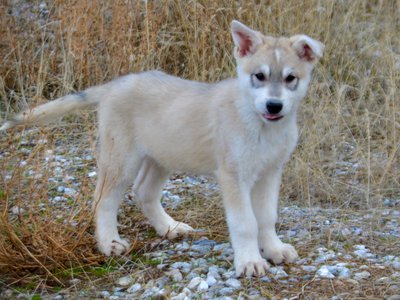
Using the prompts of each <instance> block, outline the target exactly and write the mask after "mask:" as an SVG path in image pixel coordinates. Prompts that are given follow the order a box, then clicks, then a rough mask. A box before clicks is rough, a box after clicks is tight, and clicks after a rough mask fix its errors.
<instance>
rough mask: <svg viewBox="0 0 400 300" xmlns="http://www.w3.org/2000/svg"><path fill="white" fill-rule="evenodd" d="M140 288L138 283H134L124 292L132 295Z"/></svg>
mask: <svg viewBox="0 0 400 300" xmlns="http://www.w3.org/2000/svg"><path fill="white" fill-rule="evenodd" d="M141 288H142V285H141V284H140V283H135V284H134V285H132V286H130V287H129V288H128V289H127V290H126V291H127V292H128V293H130V294H134V293H136V292H138V291H139V290H140V289H141Z"/></svg>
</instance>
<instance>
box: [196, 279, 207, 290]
mask: <svg viewBox="0 0 400 300" xmlns="http://www.w3.org/2000/svg"><path fill="white" fill-rule="evenodd" d="M207 290H208V283H207V282H206V281H205V280H203V279H202V280H201V281H200V283H199V285H198V286H197V291H198V292H205V291H207Z"/></svg>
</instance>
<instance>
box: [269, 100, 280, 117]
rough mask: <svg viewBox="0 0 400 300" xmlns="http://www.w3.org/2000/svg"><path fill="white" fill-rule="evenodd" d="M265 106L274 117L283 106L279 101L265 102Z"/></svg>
mask: <svg viewBox="0 0 400 300" xmlns="http://www.w3.org/2000/svg"><path fill="white" fill-rule="evenodd" d="M266 106H267V111H268V112H269V113H270V114H273V115H276V114H278V113H279V112H280V111H281V110H282V107H283V104H282V102H281V101H280V100H277V99H270V100H268V101H267V104H266Z"/></svg>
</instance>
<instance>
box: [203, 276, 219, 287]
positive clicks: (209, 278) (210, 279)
mask: <svg viewBox="0 0 400 300" xmlns="http://www.w3.org/2000/svg"><path fill="white" fill-rule="evenodd" d="M206 282H207V284H208V286H213V285H214V284H216V283H217V282H218V281H217V279H215V277H214V276H212V275H208V276H207V279H206Z"/></svg>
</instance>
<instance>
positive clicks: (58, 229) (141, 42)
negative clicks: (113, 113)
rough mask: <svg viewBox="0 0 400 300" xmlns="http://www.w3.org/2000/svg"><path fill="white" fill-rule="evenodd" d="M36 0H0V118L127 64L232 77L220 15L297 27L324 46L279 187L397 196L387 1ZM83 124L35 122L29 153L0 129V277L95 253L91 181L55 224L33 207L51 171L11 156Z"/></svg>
mask: <svg viewBox="0 0 400 300" xmlns="http://www.w3.org/2000/svg"><path fill="white" fill-rule="evenodd" d="M36 2H39V1H34V3H33V4H29V3H28V2H24V1H3V2H2V4H0V11H2V12H3V13H2V15H1V18H0V60H1V63H0V98H1V102H0V116H1V117H2V118H7V117H9V116H11V115H12V114H13V113H14V111H19V110H21V109H23V108H26V107H27V106H31V105H35V104H37V103H41V102H44V101H47V100H48V99H53V98H56V97H58V96H61V95H64V94H66V93H69V92H71V91H75V90H81V89H83V88H85V87H88V86H91V85H94V84H99V83H102V82H104V81H107V80H110V79H112V78H114V77H116V76H118V75H122V74H126V73H128V72H138V71H142V70H147V69H163V70H165V71H167V72H169V73H172V74H175V75H179V76H182V77H185V78H189V79H194V80H204V81H218V80H221V79H224V78H227V77H231V76H234V74H235V67H234V61H233V57H232V55H231V52H232V42H231V37H230V33H229V26H230V22H231V20H233V19H238V20H240V21H242V22H243V23H245V24H248V25H249V26H252V27H254V28H256V29H259V30H260V31H263V32H268V33H270V34H271V35H292V34H296V33H301V32H303V33H306V34H308V35H310V36H312V37H314V38H316V39H319V40H321V41H322V42H324V43H325V44H326V52H325V55H324V59H323V60H322V61H321V62H320V64H319V65H318V66H317V68H316V71H315V76H314V77H315V80H314V83H313V84H312V86H311V88H310V91H309V96H308V98H307V99H306V100H305V101H304V103H303V108H302V112H301V139H300V145H299V147H298V149H297V151H296V153H295V155H294V158H293V159H292V160H291V161H290V163H289V165H288V167H287V169H286V174H285V176H284V184H283V191H282V197H283V198H284V199H286V200H287V201H291V202H297V203H300V204H301V205H306V206H310V207H313V206H318V205H327V206H332V207H342V208H350V207H351V208H354V207H355V208H365V207H379V206H381V203H382V199H385V198H396V197H397V198H398V197H400V193H399V191H400V182H399V176H398V173H399V164H400V160H399V157H400V156H399V147H400V142H399V129H400V122H399V117H400V107H399V106H400V104H399V92H398V86H400V54H399V53H400V39H399V38H398V32H399V31H400V20H399V18H400V17H399V14H398V11H399V9H400V4H399V2H398V1H397V2H396V1H378V0H377V1H363V0H354V1H345V0H343V1H334V0H328V1H319V0H310V1H278V0H277V1H233V0H228V1H207V0H204V1H60V0H53V1H48V2H49V3H50V4H49V6H48V9H49V13H48V14H47V15H46V14H44V15H43V14H41V13H40V10H39V8H38V7H39V5H38V3H36ZM15 3H17V4H15ZM17 10H18V11H19V15H18V14H16V13H15V12H16V11H17ZM13 14H14V15H13ZM84 130H88V131H89V132H91V131H93V122H92V118H91V116H87V115H83V117H82V116H81V117H77V118H75V117H74V118H70V119H68V122H67V123H66V124H64V125H63V126H61V128H59V129H54V128H50V129H48V130H43V131H40V132H36V133H34V134H33V136H34V137H35V140H39V139H40V138H43V139H47V140H48V141H49V142H48V143H47V144H46V146H43V145H41V144H34V145H32V147H31V149H32V152H31V154H29V155H28V157H24V156H21V154H20V153H19V152H18V150H19V148H18V147H19V146H18V145H20V139H21V138H22V136H23V135H22V134H24V132H22V131H19V130H15V131H13V132H9V133H7V134H3V135H2V136H1V137H0V138H1V140H0V145H1V146H0V147H1V148H0V154H2V153H5V152H9V153H11V154H10V156H7V157H8V158H9V159H8V160H7V161H5V160H0V167H1V171H0V200H1V201H0V209H1V216H0V232H1V235H2V238H1V240H0V269H1V271H3V272H4V273H5V274H7V278H6V280H7V281H10V280H14V279H19V280H21V278H22V279H23V278H24V276H27V274H32V273H36V274H43V276H44V277H46V276H47V277H48V278H50V279H52V280H54V281H58V280H60V278H59V277H57V276H55V275H54V274H55V270H60V269H61V270H67V269H68V268H70V267H71V266H79V265H88V264H99V263H102V261H103V258H102V257H101V256H99V255H98V254H97V252H96V251H95V249H94V247H93V239H92V237H91V235H90V234H89V233H88V231H87V227H88V226H89V223H90V217H89V204H88V202H89V199H90V197H91V194H92V190H93V183H92V182H88V181H87V179H85V177H84V176H81V177H78V178H79V179H80V180H82V188H81V190H80V196H79V197H77V198H76V199H75V200H74V203H73V204H71V211H73V212H75V213H71V212H68V213H67V215H68V216H69V220H71V221H74V222H75V223H76V224H77V225H74V226H72V225H71V224H69V223H68V222H67V223H64V224H60V223H59V222H57V221H56V220H55V219H54V212H53V211H52V210H46V209H38V205H39V204H40V203H42V204H41V205H42V206H41V208H43V205H44V206H45V207H46V205H49V206H50V204H48V203H47V202H46V200H45V199H47V195H48V192H47V191H48V186H47V180H45V179H46V176H50V175H48V174H47V175H46V174H44V177H42V178H41V179H29V180H28V179H26V178H25V177H24V171H25V169H24V167H16V166H18V165H19V164H18V162H19V161H21V160H22V159H24V160H27V161H28V163H29V164H30V165H31V166H34V168H36V169H37V170H40V171H41V172H43V170H41V168H42V166H43V165H42V164H43V160H42V159H40V158H41V157H42V156H43V152H44V151H45V150H46V149H51V148H52V147H54V144H55V143H56V141H60V140H61V141H65V147H68V145H69V144H77V143H78V141H79V142H80V143H81V142H82V138H81V137H82V136H81V134H80V132H82V131H84ZM90 136H91V137H93V135H90ZM24 138H25V137H24ZM84 145H85V147H88V144H87V142H86V143H84ZM10 173H12V177H11V179H6V175H7V174H10ZM43 203H44V204H43ZM15 205H21V206H23V207H28V210H27V212H26V213H25V214H24V216H23V217H11V216H10V215H9V213H8V210H9V208H10V207H11V206H15ZM52 209H53V208H52ZM217 211H219V212H220V210H217ZM64 213H65V212H64ZM192 217H193V218H194V222H197V221H196V215H194V216H192ZM218 220H222V217H221V216H219V218H218ZM89 232H90V231H89Z"/></svg>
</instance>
